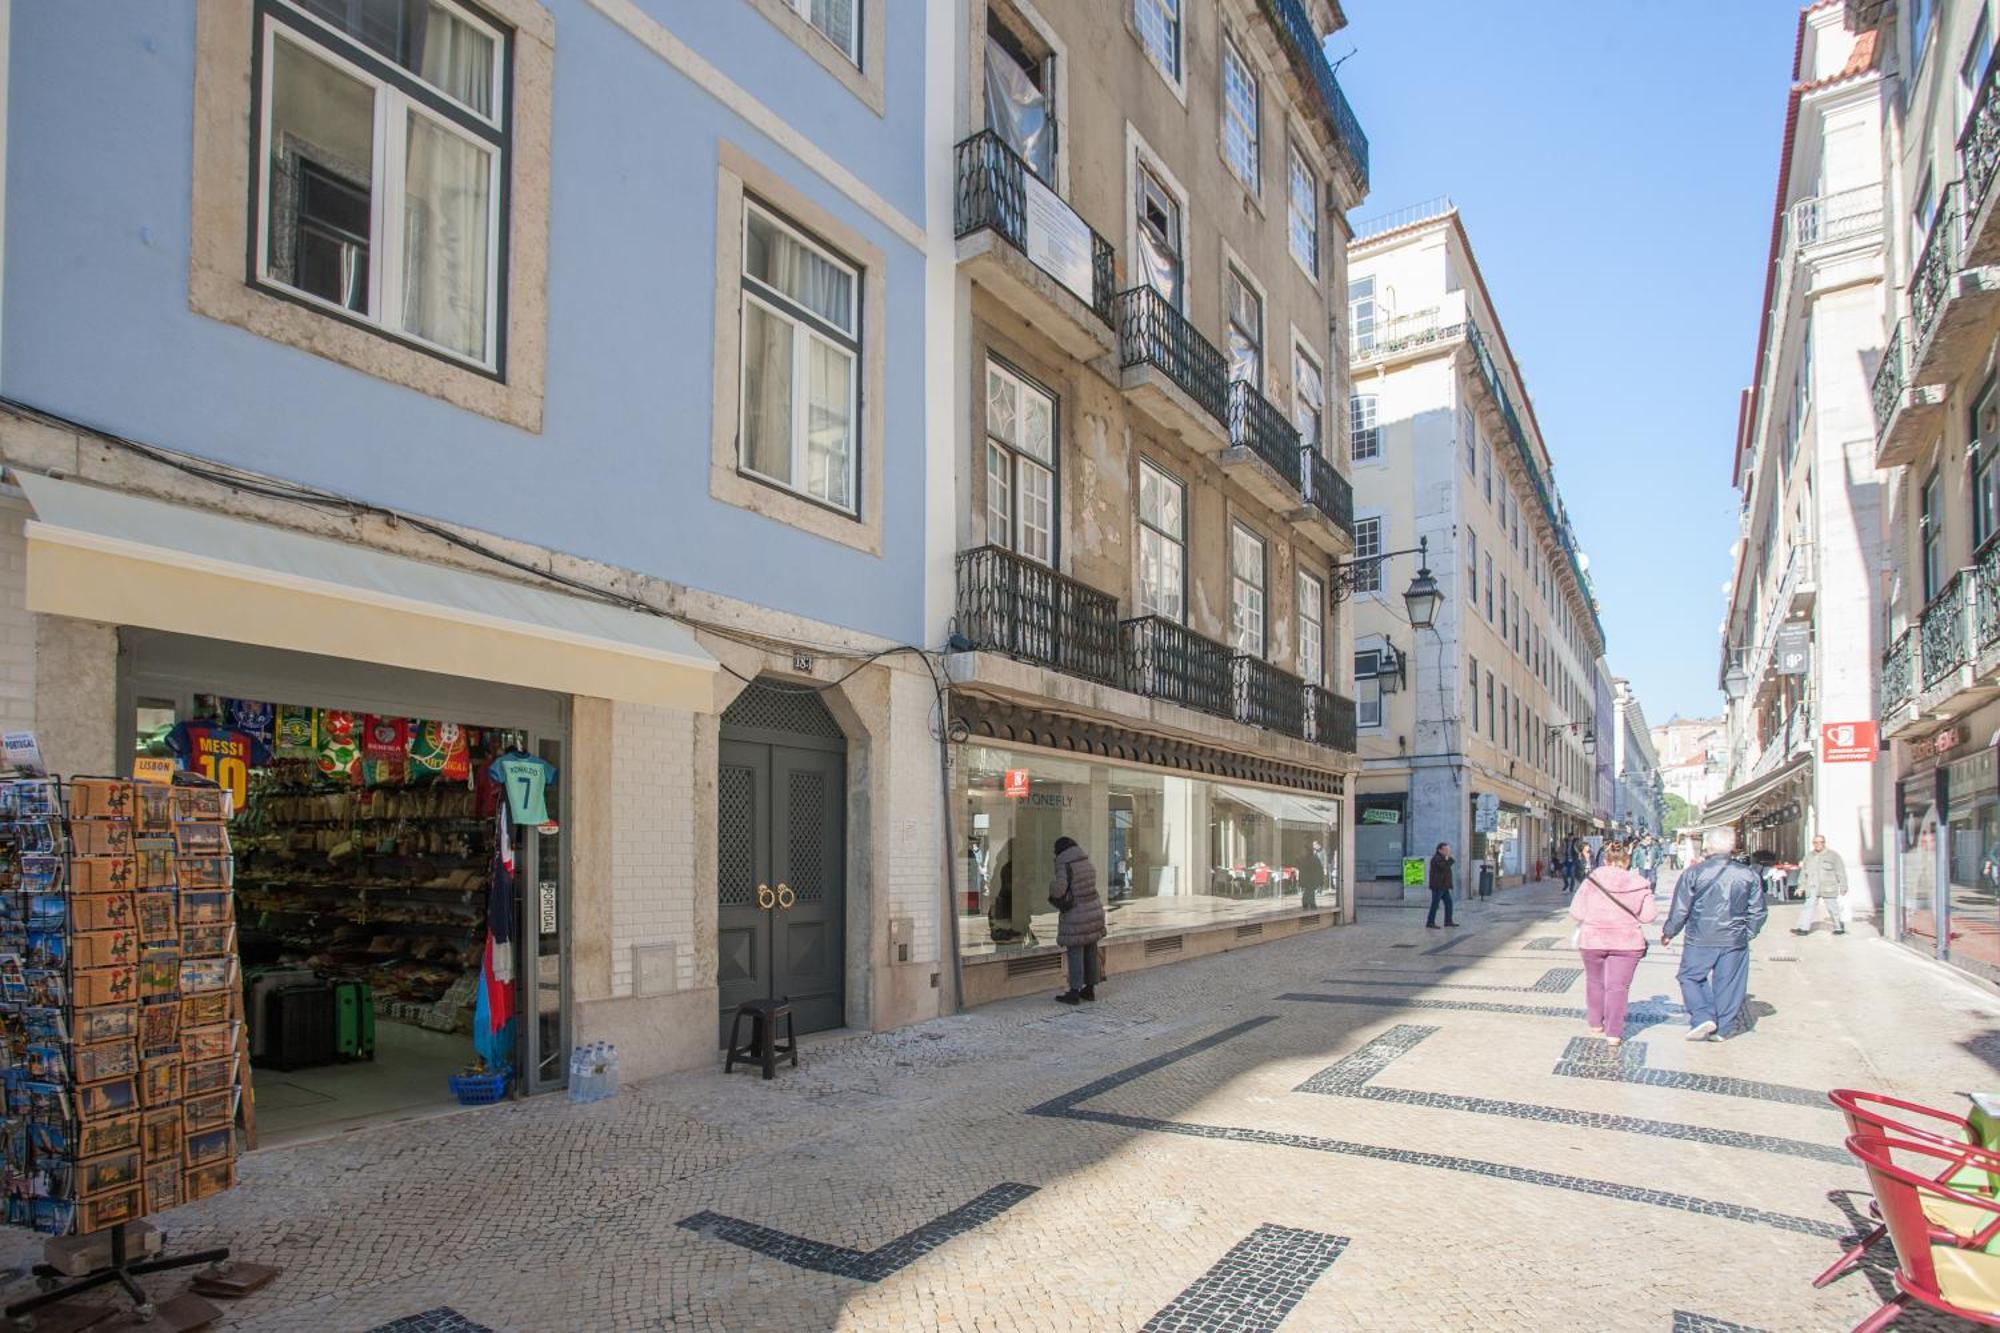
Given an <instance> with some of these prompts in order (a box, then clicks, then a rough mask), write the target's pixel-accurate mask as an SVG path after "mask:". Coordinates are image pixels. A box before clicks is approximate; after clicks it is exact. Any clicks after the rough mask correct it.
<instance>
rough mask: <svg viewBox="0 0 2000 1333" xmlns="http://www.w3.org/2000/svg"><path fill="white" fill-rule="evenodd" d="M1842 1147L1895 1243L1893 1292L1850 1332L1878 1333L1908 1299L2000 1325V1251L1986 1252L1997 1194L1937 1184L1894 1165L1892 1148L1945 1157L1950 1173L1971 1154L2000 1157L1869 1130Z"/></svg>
mask: <svg viewBox="0 0 2000 1333" xmlns="http://www.w3.org/2000/svg"><path fill="white" fill-rule="evenodd" d="M1847 1150H1848V1151H1849V1152H1851V1153H1853V1154H1854V1155H1855V1156H1856V1157H1858V1158H1860V1159H1861V1165H1862V1166H1863V1167H1864V1168H1866V1170H1867V1172H1868V1183H1869V1184H1870V1186H1872V1187H1873V1189H1874V1191H1875V1204H1876V1207H1878V1208H1879V1209H1880V1210H1881V1213H1882V1222H1883V1225H1884V1226H1885V1227H1887V1228H1888V1232H1889V1241H1890V1243H1891V1244H1893V1245H1894V1246H1895V1247H1896V1272H1895V1276H1894V1278H1893V1280H1894V1282H1895V1284H1896V1294H1895V1295H1894V1296H1891V1297H1890V1298H1889V1299H1888V1300H1886V1301H1884V1302H1883V1303H1882V1305H1881V1307H1880V1308H1879V1309H1877V1310H1876V1311H1875V1313H1874V1314H1871V1315H1869V1316H1868V1317H1867V1318H1866V1319H1864V1320H1862V1321H1861V1322H1860V1323H1858V1324H1856V1325H1855V1326H1854V1333H1880V1330H1882V1329H1885V1328H1887V1327H1889V1325H1891V1324H1893V1323H1895V1322H1896V1317H1897V1316H1898V1315H1900V1314H1902V1312H1903V1310H1904V1308H1905V1307H1906V1306H1907V1305H1908V1304H1909V1302H1911V1301H1912V1300H1915V1301H1920V1302H1922V1303H1923V1304H1925V1305H1928V1306H1930V1307H1931V1308H1932V1309H1934V1310H1941V1311H1943V1312H1944V1313H1945V1314H1950V1315H1957V1316H1958V1317H1959V1318H1960V1319H1965V1320H1970V1321H1971V1322H1972V1323H1975V1324H1981V1325H1984V1326H1985V1327H1987V1328H2000V1255H1992V1254H1988V1253H1986V1246H1987V1244H1988V1243H1989V1242H1991V1241H1992V1240H1993V1239H1994V1238H1995V1237H1996V1236H2000V1200H1996V1199H1991V1198H1986V1197H1984V1196H1982V1195H1977V1194H1967V1193H1965V1192H1964V1191H1963V1190H1957V1189H1953V1188H1952V1187H1951V1186H1949V1185H1941V1184H1939V1183H1938V1178H1936V1177H1933V1176H1926V1175H1923V1174H1920V1173H1919V1172H1917V1171H1913V1170H1911V1169H1909V1168H1908V1167H1906V1166H1899V1165H1897V1163H1896V1162H1894V1161H1892V1160H1891V1154H1894V1155H1895V1156H1896V1157H1900V1158H1903V1159H1904V1160H1905V1161H1907V1160H1909V1159H1910V1158H1923V1159H1928V1160H1929V1162H1930V1163H1932V1164H1933V1168H1935V1165H1936V1164H1938V1163H1945V1164H1947V1165H1946V1168H1945V1171H1944V1173H1943V1174H1947V1175H1948V1174H1950V1173H1951V1172H1953V1171H1956V1170H1958V1169H1960V1168H1962V1167H1963V1166H1964V1165H1965V1164H1966V1162H1967V1161H1968V1160H1970V1158H1972V1157H1979V1158H1985V1159H1987V1161H1988V1162H1990V1163H1992V1164H1993V1165H1994V1166H1996V1167H2000V1157H1994V1156H1993V1155H1992V1154H1991V1153H1987V1152H1985V1151H1983V1150H1981V1149H1978V1148H1967V1147H1963V1146H1956V1147H1955V1146H1953V1145H1950V1144H1945V1143H1938V1142H1935V1141H1932V1142H1923V1143H1919V1142H1916V1141H1914V1140H1905V1139H1886V1138H1882V1137H1880V1136H1879V1135H1874V1134H1855V1135H1852V1136H1851V1137H1849V1139H1848V1140H1847Z"/></svg>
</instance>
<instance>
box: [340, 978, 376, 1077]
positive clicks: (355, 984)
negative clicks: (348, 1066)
mask: <svg viewBox="0 0 2000 1333" xmlns="http://www.w3.org/2000/svg"><path fill="white" fill-rule="evenodd" d="M333 1049H334V1053H335V1054H336V1055H338V1056H339V1057H340V1058H341V1059H343V1060H373V1059H374V1058H375V997H374V995H373V994H372V993H371V992H370V990H369V987H368V983H367V982H365V981H336V982H334V983H333Z"/></svg>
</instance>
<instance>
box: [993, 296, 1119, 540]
mask: <svg viewBox="0 0 2000 1333" xmlns="http://www.w3.org/2000/svg"><path fill="white" fill-rule="evenodd" d="M989 361H998V362H999V363H1000V364H1001V365H1003V366H1005V367H1006V368H1007V369H1008V370H1010V371H1012V372H1013V373H1014V374H1016V375H1019V376H1021V377H1023V378H1025V379H1027V380H1028V381H1030V382H1031V383H1033V384H1035V385H1036V386H1037V387H1039V388H1041V389H1042V390H1044V391H1045V392H1047V393H1048V394H1049V395H1050V396H1051V397H1053V398H1054V399H1055V400H1056V434H1055V457H1056V463H1055V474H1056V477H1055V531H1054V533H1053V534H1052V540H1053V544H1054V554H1055V559H1054V560H1053V561H1052V562H1051V564H1050V566H1049V567H1050V568H1051V569H1053V570H1055V571H1056V572H1057V573H1059V574H1063V575H1069V574H1070V570H1069V564H1070V545H1069V543H1068V541H1066V540H1065V537H1066V535H1067V533H1066V525H1067V523H1068V519H1069V515H1070V506H1071V496H1070V489H1071V485H1072V480H1071V474H1072V473H1073V471H1074V470H1075V469H1074V468H1072V467H1071V465H1070V457H1071V455H1070V449H1071V436H1072V434H1073V432H1072V429H1071V424H1070V417H1071V410H1072V408H1073V407H1074V406H1075V405H1076V404H1078V403H1080V402H1081V401H1082V396H1081V393H1080V391H1079V390H1078V388H1077V382H1076V376H1075V374H1074V372H1073V369H1072V367H1073V365H1074V363H1059V362H1055V361H1052V360H1050V359H1048V358H1047V357H1045V356H1041V355H1038V354H1037V353H1035V352H1034V351H1032V350H1031V349H1030V348H1029V347H1028V345H1027V344H1026V343H1024V342H1022V341H1020V340H1017V339H1015V338H1011V337H1009V336H1008V335H1007V334H1006V333H1005V332H1004V331H1003V330H1001V329H999V328H997V327H995V326H994V325H993V324H990V323H988V322H987V321H985V320H984V319H982V318H980V317H979V316H978V315H976V314H975V315H974V316H973V321H972V358H971V365H970V366H969V368H968V369H967V372H966V379H965V383H966V386H967V394H966V402H967V421H968V431H967V438H968V439H969V440H970V442H971V456H970V457H969V458H968V459H967V466H966V470H965V475H966V489H967V495H966V501H965V511H964V512H965V526H964V530H963V531H962V532H961V533H960V536H961V538H962V540H961V549H970V548H972V547H976V546H980V545H985V544H989V543H990V544H996V545H1006V543H1004V542H998V543H996V542H994V538H993V535H992V534H991V533H990V532H988V531H987V529H986V364H987V362H989ZM1132 503H1133V504H1134V505H1135V506H1136V505H1137V504H1138V492H1137V491H1134V492H1133V501H1132ZM1072 577H1073V576H1072Z"/></svg>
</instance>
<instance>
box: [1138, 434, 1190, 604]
mask: <svg viewBox="0 0 2000 1333" xmlns="http://www.w3.org/2000/svg"><path fill="white" fill-rule="evenodd" d="M1186 571H1187V490H1186V488H1184V487H1183V486H1182V485H1181V484H1180V483H1179V482H1178V481H1176V480H1174V479H1173V478H1172V477H1170V476H1168V475H1167V474H1166V473H1165V472H1162V471H1161V470H1160V469H1159V468H1156V467H1154V466H1153V465H1152V464H1151V463H1148V462H1146V461H1145V460H1144V459H1141V460H1140V462H1139V614H1140V615H1142V616H1159V617H1160V618H1162V619H1163V620H1171V621H1174V622H1175V623H1176V624H1179V623H1184V622H1185V621H1186V619H1187V600H1186V591H1187V573H1186Z"/></svg>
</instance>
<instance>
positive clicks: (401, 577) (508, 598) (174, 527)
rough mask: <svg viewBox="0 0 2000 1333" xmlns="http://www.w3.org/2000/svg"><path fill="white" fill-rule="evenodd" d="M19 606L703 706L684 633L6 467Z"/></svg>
mask: <svg viewBox="0 0 2000 1333" xmlns="http://www.w3.org/2000/svg"><path fill="white" fill-rule="evenodd" d="M17 480H18V481H19V483H20V486H21V489H22V490H23V491H24V492H25V493H26V494H27V497H28V502H29V503H30V504H32V505H33V506H34V509H35V517H34V519H33V520H31V521H30V522H29V523H28V525H27V537H28V609H29V610H31V611H42V612H47V613H50V614H52V615H62V616H74V617H77V618H79V619H84V620H97V621H104V622H106V623H109V624H114V625H136V626H142V627H145V628H148V629H161V630H170V631H173V632H176V633H180V634H194V635H200V636H202V637H205V638H211V639H223V640H227V641H233V642H237V643H256V644H264V645H267V646H270V647H274V648H290V649H295V650H297V651H300V652H308V653H322V654H325V655H326V656H329V657H344V658H351V659H355V660H359V661H364V662H377V663H381V664H383V665H387V666H398V667H409V668H413V669H416V670H420V671H435V672H440V673H443V674H446V675H452V676H463V677H468V678H471V679H474V680H492V681H501V682H505V683H507V684H511V685H525V686H529V687H531V688H534V689H543V690H552V691H555V692H558V693H562V694H580V695H588V696H592V697H596V698H603V699H618V700H622V701H625V702H628V703H644V704H658V705H662V706H666V707H671V708H681V709H687V710H690V711H694V712H702V713H708V712H713V711H715V689H714V675H715V672H716V670H717V666H718V664H717V663H716V660H715V659H714V658H713V657H711V656H710V655H709V654H708V652H707V651H706V650H705V649H703V648H702V647H701V645H700V644H698V643H696V642H695V638H694V634H693V632H692V631H691V630H689V629H688V627H687V626H685V625H683V624H681V623H680V622H678V621H675V620H669V619H667V618H666V617H664V616H652V615H646V614H644V613H642V612H638V611H628V610H624V609H622V608H620V607H615V606H609V605H606V604H604V603H601V602H594V601H591V600H589V599H587V598H583V597H572V596H569V595H566V594H564V593H559V592H551V591H549V590H547V589H543V588H535V587H530V586H529V585H527V584H524V583H516V582H513V581H511V580H508V579H500V578H493V577H490V576H488V575H484V574H473V573H468V572H466V571H463V570H457V569H451V568H448V567H446V566H443V565H435V564H431V563H429V562H427V561H423V560H414V559H411V558H409V557H408V556H400V555H390V554H388V553H386V552H382V551H374V550H370V549H368V548H367V547H365V546H359V545H356V544H354V543H351V542H342V541H335V540H333V539H331V538H326V537H314V536H310V535H308V534H305V533H301V532H291V531H287V530H286V529H283V528H277V527H272V526H271V525H269V524H266V523H255V522H251V521H249V520H247V519H240V518H231V517H229V516H227V515H223V514H218V513H214V512H212V511H209V510H204V509H191V508H187V507H185V506H182V505H175V504H168V503H166V502H164V501H161V500H152V499H147V498H145V497H143V496H137V495H128V494H125V493H124V492H121V491H112V490H104V489H100V488H98V487H94V486H82V485H78V484H76V483H73V482H66V481H54V480H51V479H50V478H48V477H41V476H34V475H30V474H26V473H22V474H18V475H17Z"/></svg>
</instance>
